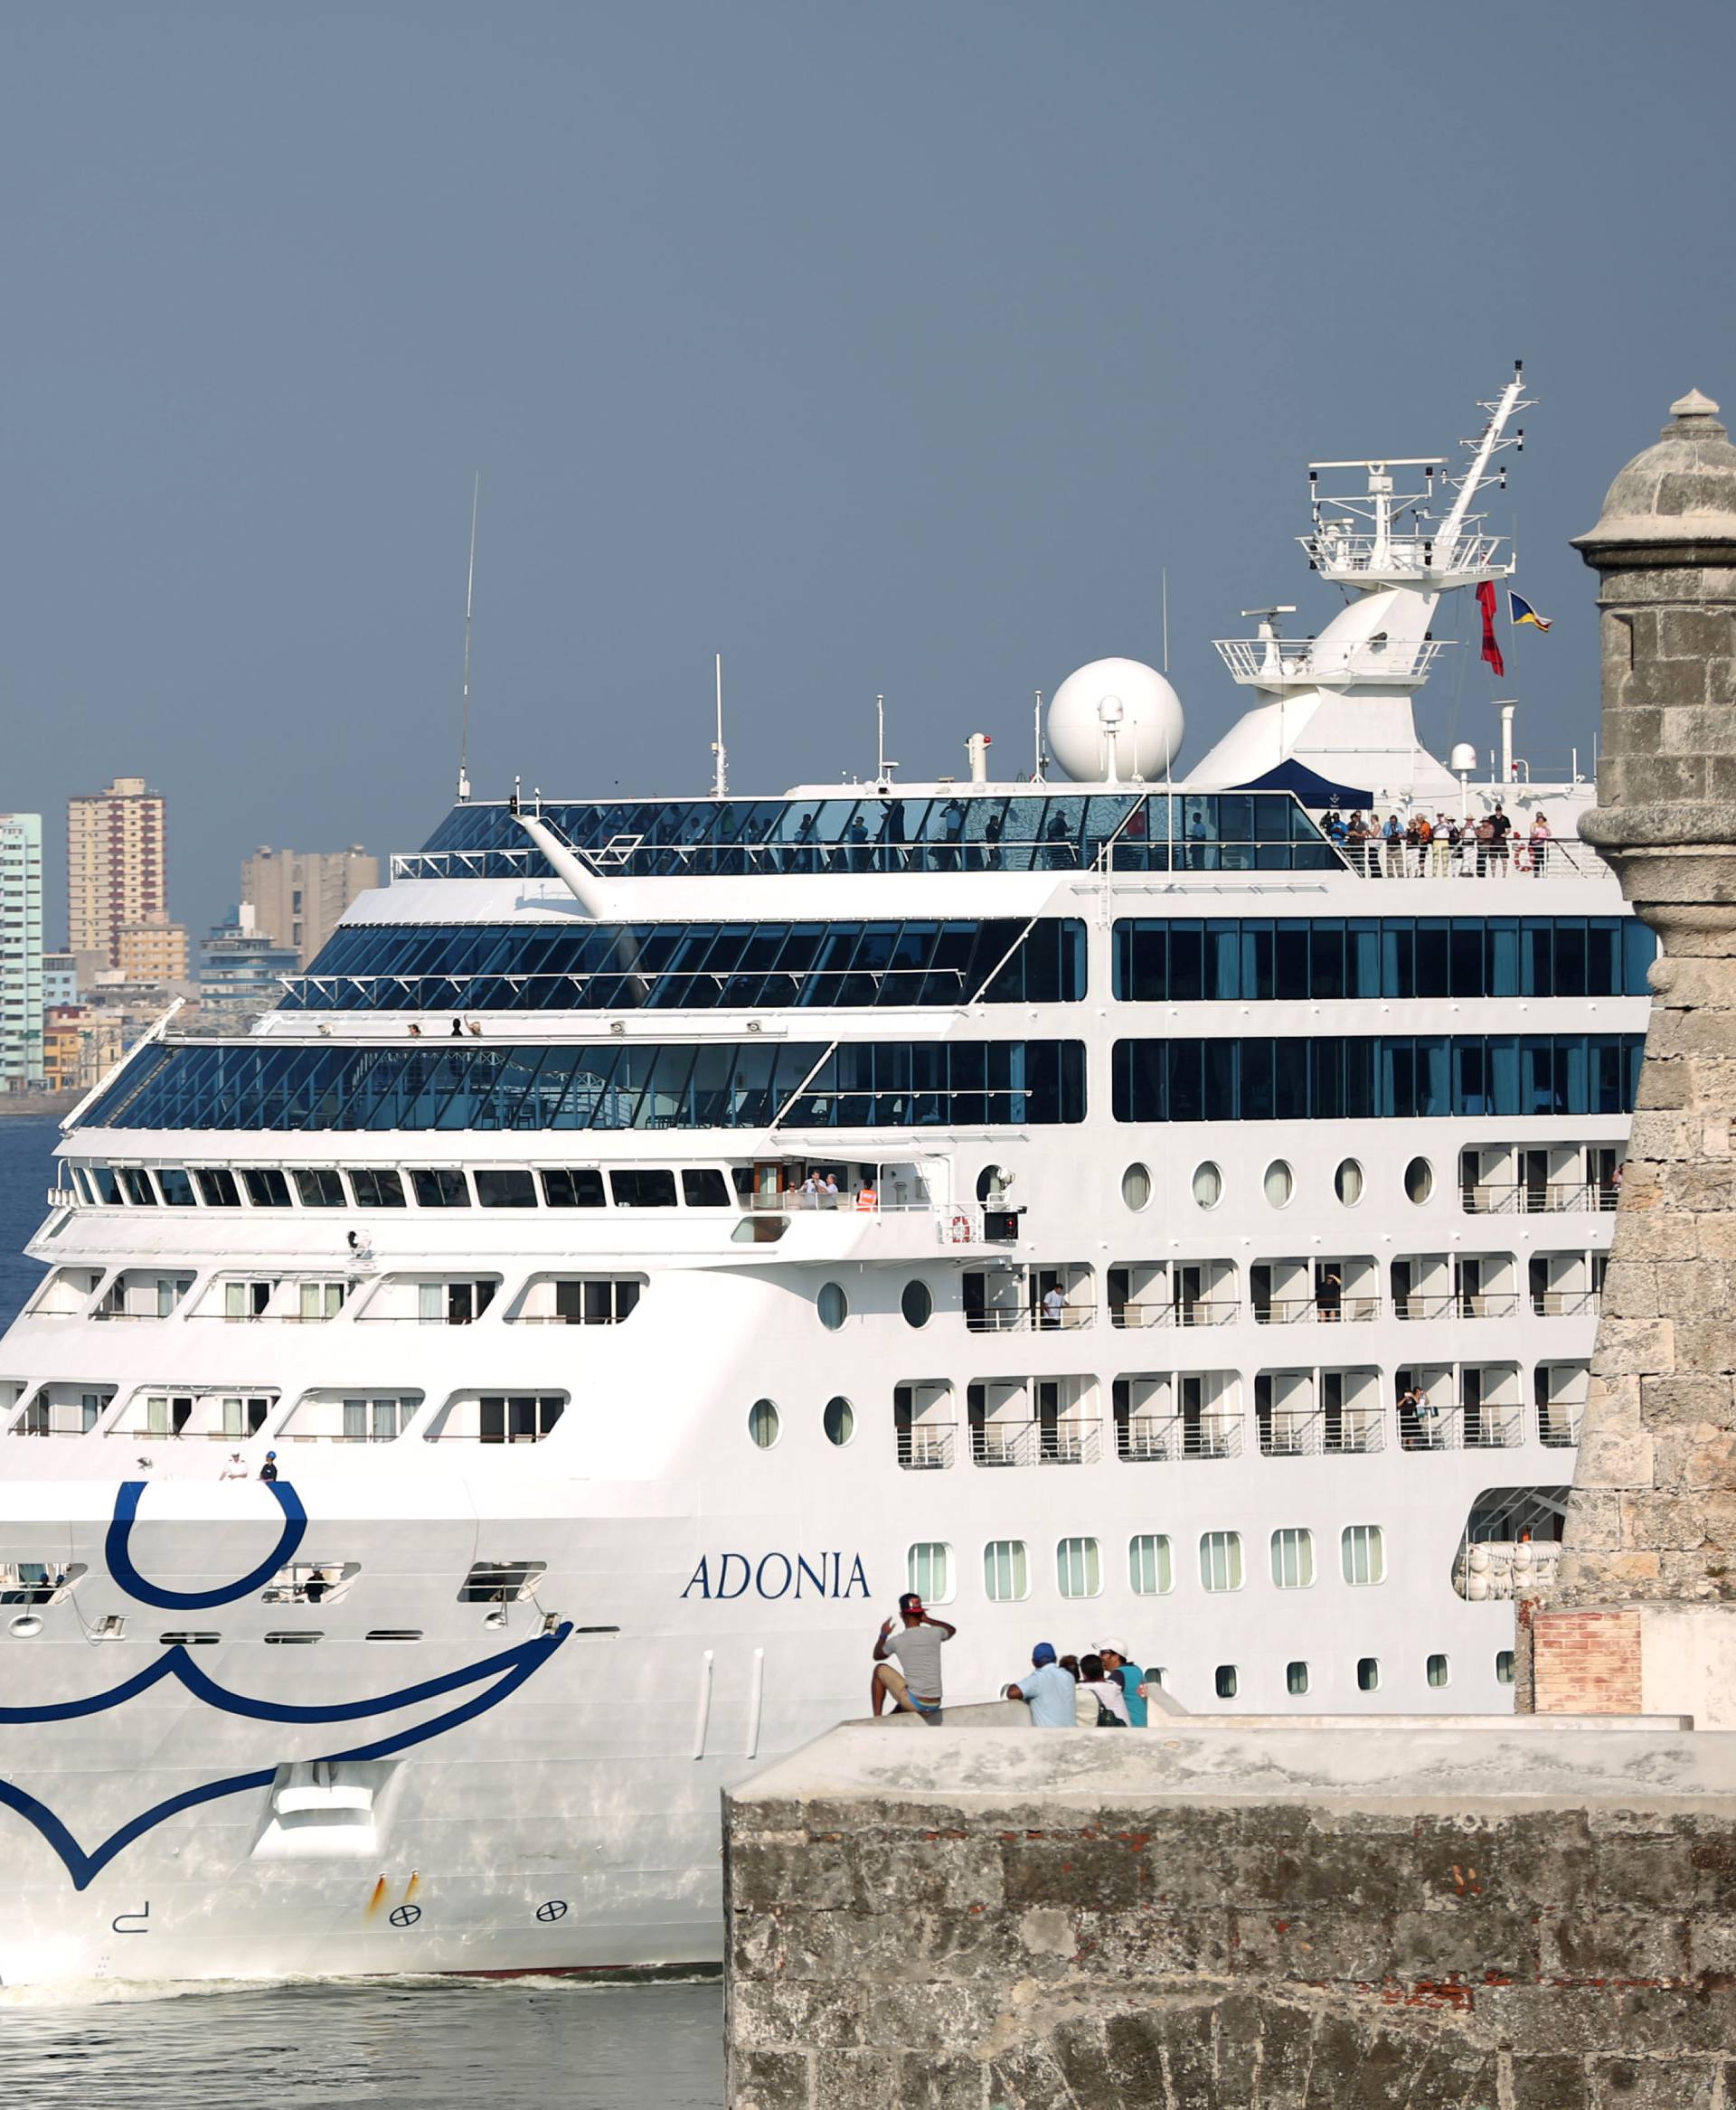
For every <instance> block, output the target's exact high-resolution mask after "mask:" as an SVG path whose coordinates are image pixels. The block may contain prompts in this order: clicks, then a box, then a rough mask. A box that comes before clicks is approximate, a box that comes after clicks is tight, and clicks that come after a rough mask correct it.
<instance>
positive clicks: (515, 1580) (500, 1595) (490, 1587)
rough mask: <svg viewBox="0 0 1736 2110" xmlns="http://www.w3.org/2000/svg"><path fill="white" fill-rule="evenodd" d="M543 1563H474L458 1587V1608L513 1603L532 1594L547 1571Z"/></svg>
mask: <svg viewBox="0 0 1736 2110" xmlns="http://www.w3.org/2000/svg"><path fill="white" fill-rule="evenodd" d="M548 1566H549V1564H548V1562H547V1561H546V1560H476V1561H473V1562H472V1563H471V1565H470V1572H469V1574H468V1575H467V1576H466V1577H465V1578H464V1580H463V1581H462V1582H461V1583H460V1584H459V1585H458V1602H459V1604H461V1605H505V1604H509V1603H517V1602H519V1601H521V1600H522V1599H524V1598H525V1597H531V1596H533V1594H534V1592H535V1589H536V1586H537V1584H538V1583H539V1582H541V1581H542V1578H543V1576H544V1575H545V1574H547V1572H548Z"/></svg>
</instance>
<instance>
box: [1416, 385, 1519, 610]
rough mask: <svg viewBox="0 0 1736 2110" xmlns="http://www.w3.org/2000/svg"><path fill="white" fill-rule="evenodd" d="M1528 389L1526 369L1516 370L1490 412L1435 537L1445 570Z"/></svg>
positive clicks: (1438, 563)
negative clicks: (1492, 461) (1526, 387)
mask: <svg viewBox="0 0 1736 2110" xmlns="http://www.w3.org/2000/svg"><path fill="white" fill-rule="evenodd" d="M1524 386H1525V376H1524V368H1523V367H1515V368H1514V375H1513V379H1512V380H1511V381H1509V382H1508V383H1507V385H1506V387H1505V388H1504V389H1503V390H1502V391H1501V394H1500V396H1499V398H1498V400H1496V402H1495V408H1494V410H1492V411H1491V413H1490V416H1489V421H1488V423H1487V424H1486V426H1485V427H1484V428H1483V437H1482V438H1481V439H1480V440H1479V441H1478V442H1477V453H1476V454H1475V456H1474V457H1472V460H1471V466H1470V467H1469V469H1468V470H1467V472H1466V475H1465V476H1464V478H1463V480H1462V481H1461V482H1460V484H1459V486H1458V497H1457V498H1455V499H1454V501H1453V509H1452V511H1451V512H1450V513H1448V515H1447V518H1446V519H1445V520H1444V521H1443V522H1442V523H1441V529H1440V532H1439V535H1437V536H1436V538H1435V563H1436V566H1437V568H1438V569H1439V570H1448V569H1449V568H1450V566H1451V564H1452V560H1453V556H1454V553H1455V551H1457V550H1458V537H1459V532H1460V530H1461V529H1462V528H1463V527H1464V525H1465V516H1466V514H1467V513H1468V512H1469V511H1470V510H1471V506H1472V504H1473V503H1474V501H1475V500H1476V497H1477V492H1478V491H1479V490H1480V489H1481V488H1482V485H1483V479H1484V477H1485V476H1486V475H1487V474H1488V467H1489V462H1490V460H1491V458H1492V457H1493V456H1494V454H1495V448H1496V447H1497V446H1498V445H1499V444H1500V440H1501V434H1502V430H1503V429H1504V428H1505V424H1506V422H1507V419H1509V418H1511V417H1512V416H1513V413H1514V410H1515V409H1517V407H1518V403H1519V398H1520V396H1521V395H1522V394H1523V393H1524Z"/></svg>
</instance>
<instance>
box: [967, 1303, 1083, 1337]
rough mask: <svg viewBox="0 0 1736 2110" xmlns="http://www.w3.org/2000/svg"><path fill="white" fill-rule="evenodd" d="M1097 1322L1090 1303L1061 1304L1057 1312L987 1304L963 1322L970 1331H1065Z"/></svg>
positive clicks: (971, 1313) (1027, 1307) (969, 1313)
mask: <svg viewBox="0 0 1736 2110" xmlns="http://www.w3.org/2000/svg"><path fill="white" fill-rule="evenodd" d="M1096 1323H1097V1307H1096V1306H1095V1305H1062V1306H1061V1309H1060V1310H1059V1311H1058V1312H1050V1311H1045V1310H1043V1309H1042V1308H1041V1307H1039V1308H1038V1309H1037V1310H1036V1311H1033V1310H1032V1309H1031V1308H1030V1306H1029V1305H1004V1306H1003V1305H988V1306H987V1307H986V1309H984V1310H983V1311H980V1312H967V1313H966V1314H965V1324H966V1326H967V1328H968V1330H969V1331H970V1332H971V1333H1073V1332H1075V1331H1076V1330H1077V1329H1078V1328H1080V1326H1094V1325H1096Z"/></svg>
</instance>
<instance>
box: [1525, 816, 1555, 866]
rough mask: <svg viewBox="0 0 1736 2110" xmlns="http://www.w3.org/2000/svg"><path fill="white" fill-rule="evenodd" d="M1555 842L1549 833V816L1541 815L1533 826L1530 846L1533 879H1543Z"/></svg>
mask: <svg viewBox="0 0 1736 2110" xmlns="http://www.w3.org/2000/svg"><path fill="white" fill-rule="evenodd" d="M1553 841H1554V837H1553V836H1552V834H1550V832H1549V819H1548V816H1547V815H1544V814H1539V815H1537V818H1536V819H1535V820H1534V821H1533V823H1532V824H1531V840H1530V843H1529V844H1528V848H1529V849H1530V852H1531V876H1532V878H1533V879H1542V878H1543V869H1544V867H1545V866H1546V865H1547V864H1548V862H1549V846H1550V844H1551V843H1552V842H1553Z"/></svg>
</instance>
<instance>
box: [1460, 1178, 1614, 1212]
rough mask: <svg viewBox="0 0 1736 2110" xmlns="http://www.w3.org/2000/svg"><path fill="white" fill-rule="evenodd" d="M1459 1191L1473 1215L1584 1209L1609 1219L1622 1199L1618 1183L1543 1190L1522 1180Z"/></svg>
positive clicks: (1564, 1183) (1556, 1184) (1557, 1183)
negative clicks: (1611, 1212)
mask: <svg viewBox="0 0 1736 2110" xmlns="http://www.w3.org/2000/svg"><path fill="white" fill-rule="evenodd" d="M1459 1192H1460V1194H1461V1196H1462V1198H1463V1201H1464V1205H1465V1210H1466V1212H1467V1214H1468V1215H1471V1216H1543V1215H1551V1216H1552V1215H1556V1214H1558V1213H1561V1212H1563V1211H1577V1210H1590V1211H1591V1212H1592V1213H1593V1214H1594V1215H1602V1216H1607V1215H1609V1212H1610V1211H1611V1210H1613V1209H1614V1208H1615V1206H1616V1204H1617V1202H1618V1201H1619V1200H1620V1199H1621V1187H1620V1184H1619V1182H1617V1181H1615V1180H1552V1181H1551V1182H1549V1183H1548V1184H1547V1185H1546V1186H1541V1187H1539V1186H1532V1185H1529V1184H1527V1183H1525V1182H1520V1181H1503V1182H1499V1183H1498V1184H1490V1183H1486V1182H1478V1183H1477V1184H1474V1185H1466V1186H1464V1187H1461V1189H1460V1190H1459Z"/></svg>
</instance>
